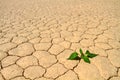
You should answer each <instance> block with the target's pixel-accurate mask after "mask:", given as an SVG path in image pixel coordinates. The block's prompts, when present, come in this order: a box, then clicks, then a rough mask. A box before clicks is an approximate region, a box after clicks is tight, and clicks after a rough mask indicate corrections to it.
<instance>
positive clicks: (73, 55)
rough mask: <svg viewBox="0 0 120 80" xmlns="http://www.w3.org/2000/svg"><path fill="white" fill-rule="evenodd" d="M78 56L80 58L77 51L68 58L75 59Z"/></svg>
mask: <svg viewBox="0 0 120 80" xmlns="http://www.w3.org/2000/svg"><path fill="white" fill-rule="evenodd" d="M76 58H78V53H77V52H73V53H72V54H71V55H70V57H69V58H68V60H75V59H76Z"/></svg>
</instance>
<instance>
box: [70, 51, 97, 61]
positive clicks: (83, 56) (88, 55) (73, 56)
mask: <svg viewBox="0 0 120 80" xmlns="http://www.w3.org/2000/svg"><path fill="white" fill-rule="evenodd" d="M97 55H98V54H93V53H90V52H89V51H88V50H86V52H85V53H83V51H82V49H80V54H79V53H77V52H73V53H72V54H71V55H70V56H69V58H68V60H80V59H83V60H84V61H85V62H87V63H90V59H89V58H93V57H96V56H97Z"/></svg>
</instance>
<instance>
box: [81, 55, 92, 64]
mask: <svg viewBox="0 0 120 80" xmlns="http://www.w3.org/2000/svg"><path fill="white" fill-rule="evenodd" d="M81 58H82V59H83V60H84V61H85V62H87V63H90V60H89V58H88V57H87V56H82V57H81Z"/></svg>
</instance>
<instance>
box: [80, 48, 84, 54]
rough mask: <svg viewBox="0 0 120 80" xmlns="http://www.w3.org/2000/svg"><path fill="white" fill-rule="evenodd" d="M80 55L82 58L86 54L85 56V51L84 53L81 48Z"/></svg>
mask: <svg viewBox="0 0 120 80" xmlns="http://www.w3.org/2000/svg"><path fill="white" fill-rule="evenodd" d="M80 54H81V56H83V55H84V54H83V51H82V49H81V48H80Z"/></svg>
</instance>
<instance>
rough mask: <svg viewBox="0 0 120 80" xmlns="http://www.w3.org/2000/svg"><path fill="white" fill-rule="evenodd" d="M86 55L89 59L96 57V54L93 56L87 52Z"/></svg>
mask: <svg viewBox="0 0 120 80" xmlns="http://www.w3.org/2000/svg"><path fill="white" fill-rule="evenodd" d="M85 54H86V55H87V57H89V58H93V57H96V56H97V55H98V54H93V53H90V52H89V51H88V50H87V51H86V53H85Z"/></svg>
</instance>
